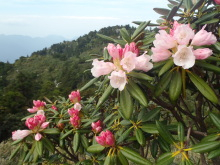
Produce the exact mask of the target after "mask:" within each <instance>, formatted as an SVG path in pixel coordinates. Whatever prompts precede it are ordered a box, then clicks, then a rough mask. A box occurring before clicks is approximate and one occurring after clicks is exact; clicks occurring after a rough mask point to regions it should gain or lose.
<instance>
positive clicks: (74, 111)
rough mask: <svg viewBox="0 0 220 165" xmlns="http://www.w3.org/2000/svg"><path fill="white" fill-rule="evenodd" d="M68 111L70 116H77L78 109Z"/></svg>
mask: <svg viewBox="0 0 220 165" xmlns="http://www.w3.org/2000/svg"><path fill="white" fill-rule="evenodd" d="M68 113H69V115H70V116H79V111H78V110H76V109H74V108H70V109H68Z"/></svg>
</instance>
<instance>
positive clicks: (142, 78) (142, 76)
mask: <svg viewBox="0 0 220 165" xmlns="http://www.w3.org/2000/svg"><path fill="white" fill-rule="evenodd" d="M128 75H129V76H132V77H135V78H137V79H141V80H146V81H152V80H153V77H150V76H148V75H146V74H144V73H137V72H130V73H129V74H128Z"/></svg>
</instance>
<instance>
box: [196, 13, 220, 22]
mask: <svg viewBox="0 0 220 165" xmlns="http://www.w3.org/2000/svg"><path fill="white" fill-rule="evenodd" d="M217 14H218V11H216V10H215V11H213V12H211V13H208V14H205V15H203V16H202V17H201V18H199V19H198V20H197V21H195V22H194V23H195V24H199V23H203V22H204V21H207V20H211V19H213V17H214V16H215V15H217Z"/></svg>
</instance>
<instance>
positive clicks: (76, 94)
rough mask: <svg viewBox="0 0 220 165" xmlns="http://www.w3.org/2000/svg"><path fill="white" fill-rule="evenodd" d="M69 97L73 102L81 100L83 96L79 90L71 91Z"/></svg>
mask: <svg viewBox="0 0 220 165" xmlns="http://www.w3.org/2000/svg"><path fill="white" fill-rule="evenodd" d="M69 99H70V101H71V102H72V103H73V104H75V103H77V102H80V100H81V96H80V92H79V90H77V91H73V92H71V93H70V95H69Z"/></svg>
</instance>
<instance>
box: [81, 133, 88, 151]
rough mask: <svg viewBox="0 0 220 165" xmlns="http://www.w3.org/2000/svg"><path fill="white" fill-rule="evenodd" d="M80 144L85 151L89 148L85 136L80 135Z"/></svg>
mask: <svg viewBox="0 0 220 165" xmlns="http://www.w3.org/2000/svg"><path fill="white" fill-rule="evenodd" d="M81 143H82V145H83V147H84V148H85V149H87V148H88V147H89V143H88V139H87V138H86V137H85V135H81Z"/></svg>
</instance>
